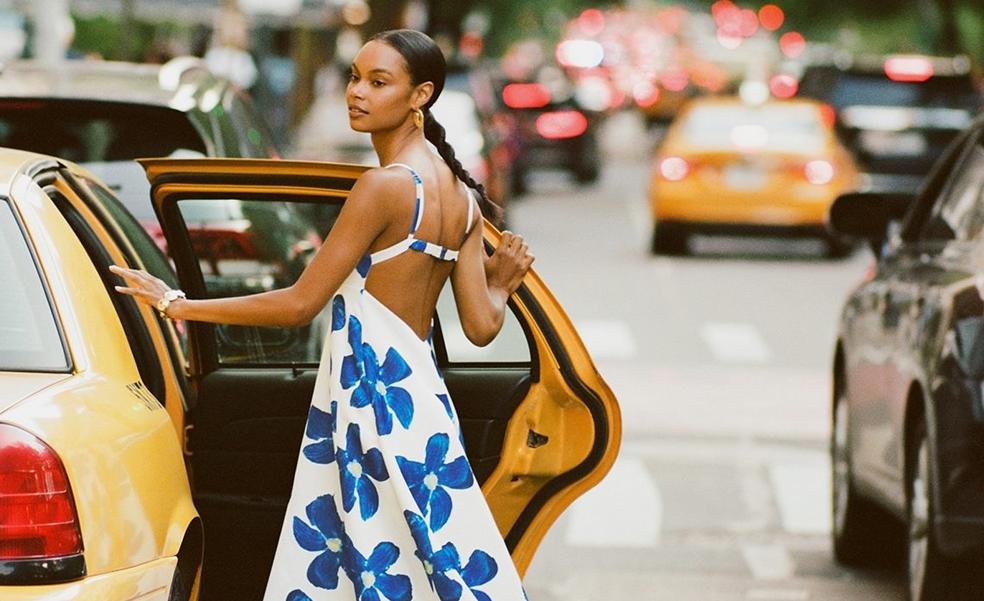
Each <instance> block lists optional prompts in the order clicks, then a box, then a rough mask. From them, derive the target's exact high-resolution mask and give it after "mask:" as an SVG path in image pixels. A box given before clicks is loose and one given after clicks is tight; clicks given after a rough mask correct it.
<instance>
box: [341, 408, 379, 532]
mask: <svg viewBox="0 0 984 601" xmlns="http://www.w3.org/2000/svg"><path fill="white" fill-rule="evenodd" d="M337 459H338V471H339V474H340V476H341V480H342V507H344V508H345V511H346V512H350V511H352V508H353V507H355V500H356V498H357V497H358V499H359V515H360V516H362V519H363V521H365V520H368V519H369V518H371V517H372V516H374V515H376V511H377V510H378V509H379V494H378V493H377V492H376V485H375V484H373V482H372V481H373V480H375V481H376V482H383V481H385V480H388V479H389V472H388V471H387V470H386V464H385V463H384V462H383V454H382V453H381V452H380V451H379V449H369V450H368V451H366V452H365V453H363V452H362V439H361V437H360V436H359V425H358V424H349V427H348V432H346V434H345V448H344V449H343V448H341V447H339V448H338V455H337Z"/></svg>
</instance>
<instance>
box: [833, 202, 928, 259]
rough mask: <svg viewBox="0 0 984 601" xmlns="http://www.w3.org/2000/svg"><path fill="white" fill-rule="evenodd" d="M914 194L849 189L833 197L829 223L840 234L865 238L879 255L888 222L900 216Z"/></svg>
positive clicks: (907, 208)
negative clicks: (850, 190)
mask: <svg viewBox="0 0 984 601" xmlns="http://www.w3.org/2000/svg"><path fill="white" fill-rule="evenodd" d="M915 198H916V196H915V194H908V193H904V192H848V193H847V194H841V195H840V196H838V197H837V199H836V200H834V203H833V204H832V205H831V206H830V212H829V215H828V219H827V223H828V226H829V227H830V229H832V230H833V231H834V232H835V233H837V234H840V235H842V236H847V237H851V238H864V239H865V240H867V241H868V243H869V244H870V245H871V249H872V251H874V253H875V255H876V256H877V255H879V254H881V248H882V246H883V245H884V243H885V239H886V236H887V235H888V226H889V224H890V223H892V222H893V221H898V220H899V219H901V218H902V217H903V216H904V215H905V213H906V211H908V210H909V206H910V205H911V204H912V202H913V201H914V200H915Z"/></svg>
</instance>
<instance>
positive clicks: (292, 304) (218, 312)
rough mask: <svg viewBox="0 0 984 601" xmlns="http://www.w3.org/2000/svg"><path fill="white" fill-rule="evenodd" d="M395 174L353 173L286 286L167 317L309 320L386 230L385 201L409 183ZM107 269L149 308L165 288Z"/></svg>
mask: <svg viewBox="0 0 984 601" xmlns="http://www.w3.org/2000/svg"><path fill="white" fill-rule="evenodd" d="M400 175H401V174H400V173H396V172H395V171H394V170H386V169H373V170H370V171H367V172H365V173H364V174H362V176H361V177H359V179H358V180H357V181H356V183H355V186H353V188H352V192H351V193H350V194H349V197H348V199H347V200H346V202H345V204H344V205H343V206H342V210H341V211H340V212H339V214H338V219H337V220H336V222H335V225H334V227H332V229H331V232H329V234H328V238H327V239H326V240H325V242H324V244H322V245H321V248H319V249H318V252H317V253H315V255H314V258H312V259H311V262H310V263H309V264H308V265H307V267H305V268H304V271H303V272H302V273H301V275H300V277H298V279H297V281H296V282H295V283H294V284H292V285H291V286H289V287H287V288H282V289H280V290H271V291H269V292H261V293H259V294H251V295H248V296H236V297H229V298H214V299H195V300H191V299H189V300H182V299H178V300H175V301H173V302H172V303H171V305H170V306H169V307H168V310H167V315H168V317H171V318H174V319H185V320H189V321H208V322H213V323H227V324H236V325H254V326H282V327H295V326H301V325H305V324H308V323H310V322H311V320H312V319H314V317H315V316H316V315H317V314H318V312H320V311H321V309H322V308H324V306H325V305H326V304H327V303H328V300H329V299H330V298H331V297H332V296H333V295H334V294H335V292H336V291H337V290H338V287H339V286H340V285H341V284H342V282H343V281H344V280H345V278H346V277H348V275H349V274H350V273H352V270H354V269H355V266H356V265H357V264H358V262H359V260H360V259H361V258H362V257H363V256H364V255H365V254H366V252H368V250H369V246H370V245H371V244H372V242H373V241H374V240H375V239H376V238H377V237H378V236H379V235H380V234H381V233H382V232H383V231H384V230H385V229H386V226H387V224H388V223H389V221H390V218H391V217H390V216H391V210H390V205H391V204H392V203H388V202H386V201H385V199H386V198H387V197H390V196H392V195H393V194H394V193H399V192H401V191H405V190H404V188H406V187H407V186H408V185H409V184H408V183H407V182H409V180H407V179H406V178H405V177H404V178H400ZM110 270H111V271H112V272H113V273H115V274H116V275H119V276H120V277H122V278H123V279H124V280H126V283H127V285H126V286H117V287H116V290H117V291H118V292H121V293H123V294H129V295H131V296H133V297H135V298H136V299H137V300H138V301H140V302H142V303H145V304H148V305H151V306H155V305H156V304H157V301H158V300H160V298H161V297H162V296H163V295H164V292H166V291H167V289H168V288H167V285H166V284H164V282H162V281H161V280H159V279H158V278H156V277H154V276H152V275H150V274H149V273H147V272H145V271H138V270H132V269H125V268H122V267H117V266H115V265H113V266H111V267H110Z"/></svg>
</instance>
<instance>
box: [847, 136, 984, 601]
mask: <svg viewBox="0 0 984 601" xmlns="http://www.w3.org/2000/svg"><path fill="white" fill-rule="evenodd" d="M982 140H984V120H981V119H977V120H976V122H975V123H974V125H973V127H972V128H970V129H969V130H967V131H965V132H964V133H963V134H962V135H961V136H960V137H959V138H958V139H957V140H956V141H955V143H954V144H953V145H952V146H951V147H950V148H949V150H947V152H946V153H945V154H944V155H943V157H942V158H941V159H940V161H939V162H938V164H937V166H935V167H934V168H933V170H932V171H931V172H930V175H929V176H928V178H927V180H926V184H925V186H924V187H923V189H922V191H921V193H920V194H919V195H918V197H914V195H911V194H906V193H887V192H867V193H854V194H848V195H845V196H842V197H840V198H838V199H837V201H836V202H835V203H834V205H833V207H832V209H831V224H832V226H833V227H835V228H837V229H838V230H839V231H840V232H842V233H844V234H848V235H854V236H860V237H863V238H866V239H868V240H869V242H870V243H871V245H872V248H873V249H874V250H875V251H876V254H877V256H878V262H877V266H876V267H875V268H874V269H873V270H871V272H870V273H869V276H868V277H867V278H866V279H865V281H864V282H863V283H861V284H860V285H859V286H858V287H857V288H856V289H855V290H854V291H853V292H852V293H851V294H850V296H849V297H848V298H847V300H846V302H845V304H844V307H843V311H842V313H841V318H840V324H839V328H838V336H837V345H836V352H835V355H834V361H833V385H834V386H833V389H834V394H833V428H832V437H831V443H830V450H831V460H832V468H833V473H832V477H833V546H834V553H835V555H836V557H837V559H838V560H839V561H840V562H842V563H845V564H848V565H870V564H873V563H876V562H878V561H879V560H880V559H881V558H884V557H886V556H891V555H893V554H894V553H895V552H896V551H898V552H899V553H898V554H899V555H901V554H902V553H905V552H906V551H907V555H908V580H909V597H908V598H909V599H911V600H913V601H942V600H947V601H954V600H965V599H979V598H980V595H981V591H982V590H984V588H982V587H984V583H982V578H981V571H980V569H979V566H980V558H981V553H982V551H984V444H982V443H984V386H982V384H984V299H982V295H984V262H982V258H984V144H982ZM899 520H900V521H901V522H902V524H904V525H905V528H904V532H905V533H907V536H906V535H905V534H903V529H902V528H896V524H897V522H898V521H899Z"/></svg>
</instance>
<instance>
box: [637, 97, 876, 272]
mask: <svg viewBox="0 0 984 601" xmlns="http://www.w3.org/2000/svg"><path fill="white" fill-rule="evenodd" d="M828 110H829V109H825V107H824V106H823V105H821V104H819V103H817V102H813V101H809V100H800V101H769V102H765V103H763V104H746V103H744V102H743V101H741V100H739V99H738V98H732V97H703V98H698V99H695V100H693V101H692V102H691V103H690V104H688V105H687V106H686V108H684V109H683V111H682V112H681V113H680V114H679V116H678V117H677V119H676V120H675V121H674V122H673V124H672V125H671V126H670V128H669V129H668V130H667V133H666V136H665V137H664V139H663V141H662V143H661V144H660V146H659V148H658V150H657V153H656V157H655V160H654V161H653V163H652V175H651V179H650V190H649V196H650V204H651V210H652V217H653V235H652V245H651V250H652V252H653V253H654V254H666V255H682V254H686V253H687V252H688V240H689V238H690V235H691V234H694V233H742V234H745V233H756V232H760V233H761V232H764V233H769V234H778V233H782V234H786V235H795V236H814V237H816V236H820V237H822V238H823V239H825V240H826V242H827V245H828V248H829V254H830V255H832V256H840V255H842V254H844V253H846V252H847V251H848V250H849V246H848V245H846V244H845V243H844V242H843V241H841V240H839V239H838V238H837V237H835V236H832V235H830V234H828V233H827V230H826V229H825V228H824V222H825V220H826V217H827V211H828V209H829V208H830V204H831V203H832V202H833V200H834V198H836V197H837V195H838V194H840V193H841V192H844V191H846V190H852V189H854V187H855V186H856V185H857V183H858V174H857V169H856V168H855V166H854V162H853V160H852V159H851V156H850V154H849V153H848V152H847V151H846V150H845V149H844V148H843V146H841V144H840V143H839V142H838V141H837V139H836V136H835V135H834V132H833V127H832V126H833V122H832V119H831V115H829V112H828Z"/></svg>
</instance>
